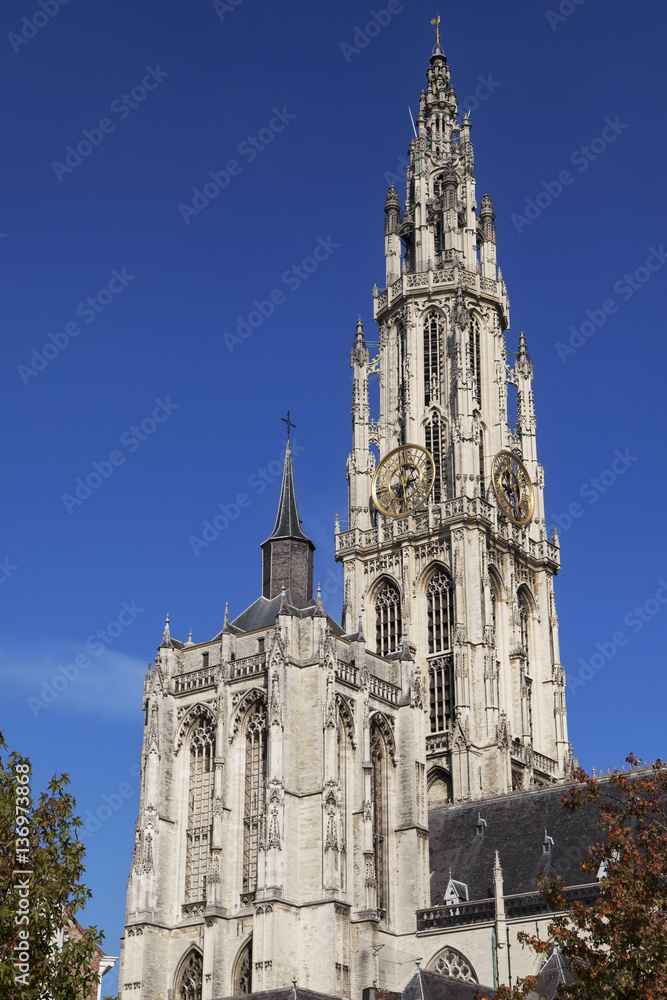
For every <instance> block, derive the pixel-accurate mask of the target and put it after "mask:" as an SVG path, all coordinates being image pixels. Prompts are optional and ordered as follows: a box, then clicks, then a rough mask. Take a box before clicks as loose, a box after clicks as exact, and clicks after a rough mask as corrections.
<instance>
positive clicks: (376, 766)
mask: <svg viewBox="0 0 667 1000" xmlns="http://www.w3.org/2000/svg"><path fill="white" fill-rule="evenodd" d="M387 756H388V755H387V744H386V742H385V739H384V736H383V735H382V732H381V730H380V727H379V726H378V724H377V723H373V724H372V725H371V764H372V766H373V769H372V771H371V802H372V805H373V859H374V863H375V882H376V885H377V908H378V910H384V911H385V913H386V909H387V877H388V860H387V828H388V825H389V817H388V811H387V810H388V795H387Z"/></svg>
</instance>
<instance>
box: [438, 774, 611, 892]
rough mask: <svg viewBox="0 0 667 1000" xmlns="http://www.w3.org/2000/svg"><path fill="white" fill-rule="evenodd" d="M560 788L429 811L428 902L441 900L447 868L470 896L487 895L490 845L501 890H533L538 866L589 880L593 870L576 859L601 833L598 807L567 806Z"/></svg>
mask: <svg viewBox="0 0 667 1000" xmlns="http://www.w3.org/2000/svg"><path fill="white" fill-rule="evenodd" d="M563 792H564V789H563V787H562V786H554V787H553V788H550V789H545V790H544V791H535V792H528V793H523V794H521V793H520V794H518V795H508V796H505V797H503V798H499V799H492V800H489V801H486V802H479V803H475V804H474V805H470V806H461V807H453V808H452V807H450V808H449V809H444V810H442V811H440V812H433V813H431V814H430V816H429V849H430V864H431V871H432V872H433V876H432V879H431V904H432V905H433V906H438V905H441V904H442V902H443V895H444V892H445V889H446V887H447V882H448V880H449V871H450V868H451V872H452V875H453V876H454V878H457V879H460V880H461V881H462V882H465V883H466V885H467V886H468V891H469V893H470V899H471V900H475V899H489V898H490V897H491V896H493V862H494V858H495V852H496V850H497V851H498V852H499V855H500V864H501V867H502V870H503V888H504V894H505V896H508V895H513V894H515V893H524V892H536V891H537V876H538V874H539V873H540V872H544V873H545V874H546V875H548V876H549V878H552V879H553V878H555V877H556V876H557V875H562V876H563V877H564V879H565V882H566V884H567V885H568V886H571V885H585V884H587V883H591V882H594V881H595V876H594V875H592V874H591V873H589V872H582V871H581V869H580V867H579V862H580V861H581V859H582V858H585V857H586V856H587V854H588V847H589V846H590V845H591V844H594V843H597V842H598V841H599V840H600V839H601V836H602V833H601V831H600V830H599V829H598V827H597V822H598V818H599V814H600V807H599V805H597V804H591V805H588V806H584V807H583V808H582V809H577V810H576V811H575V812H573V813H572V812H569V811H568V810H566V809H564V808H563V806H562V805H561V799H562V797H563ZM478 815H479V816H481V818H482V819H484V820H486V826H485V827H484V834H483V835H479V834H478V833H477V822H478V820H477V817H478ZM545 830H546V832H547V834H548V836H549V837H551V838H553V845H551V852H550V853H549V854H545V853H544V852H543V843H544V839H545Z"/></svg>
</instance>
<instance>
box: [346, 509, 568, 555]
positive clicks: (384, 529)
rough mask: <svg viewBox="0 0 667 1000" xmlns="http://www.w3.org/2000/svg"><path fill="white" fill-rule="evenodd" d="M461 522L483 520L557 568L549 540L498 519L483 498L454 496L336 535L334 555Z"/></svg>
mask: <svg viewBox="0 0 667 1000" xmlns="http://www.w3.org/2000/svg"><path fill="white" fill-rule="evenodd" d="M458 519H461V520H463V521H468V522H471V521H484V522H486V523H487V524H491V525H493V526H494V528H495V530H496V531H497V533H498V536H499V537H500V538H502V539H504V540H505V541H507V542H508V543H510V544H512V545H516V547H517V548H519V549H521V550H522V551H523V552H525V553H526V554H527V555H529V556H530V557H532V558H533V559H546V560H547V561H548V562H550V563H551V564H552V565H553V567H554V569H555V570H557V569H559V568H560V555H559V548H558V546H557V545H554V544H553V542H549V541H546V540H544V541H535V540H534V539H532V538H530V537H529V534H528V532H529V530H530V529H529V528H527V527H526V528H518V527H517V526H516V525H514V524H510V523H509V522H508V521H505V520H504V519H502V518H499V517H498V511H497V509H496V508H495V507H494V506H493V505H492V504H490V503H488V502H487V501H486V500H484V499H483V497H466V496H461V497H453V498H452V499H451V500H445V501H444V502H443V503H441V504H438V505H437V506H436V505H435V504H430V505H429V506H427V507H426V508H424V509H422V510H419V511H417V512H416V513H415V514H406V516H405V517H397V518H386V519H383V518H378V520H379V523H378V525H377V527H375V528H350V529H348V530H347V531H339V532H338V533H337V534H336V555H337V556H342V555H343V553H344V552H345V551H346V549H350V548H352V549H361V550H363V549H377V548H378V546H380V545H382V544H384V543H387V542H392V541H395V540H399V539H401V540H402V539H405V538H407V537H412V536H419V535H420V534H423V535H424V536H426V535H428V533H429V532H430V531H433V530H435V529H437V528H439V527H440V526H441V525H442V524H446V523H448V522H450V521H454V520H458Z"/></svg>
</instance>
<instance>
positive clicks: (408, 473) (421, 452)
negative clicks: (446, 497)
mask: <svg viewBox="0 0 667 1000" xmlns="http://www.w3.org/2000/svg"><path fill="white" fill-rule="evenodd" d="M434 475H435V465H434V464H433V458H432V457H431V454H430V453H429V452H428V451H427V450H426V448H422V447H421V446H420V445H418V444H404V445H401V447H400V448H394V450H393V451H390V452H389V454H388V455H386V456H385V457H384V458H383V459H382V461H381V462H380V464H379V465H378V467H377V469H376V471H375V475H374V476H373V502H374V503H375V506H376V507H377V509H378V510H379V511H380V513H381V514H385V515H386V516H387V517H401V516H402V515H403V514H410V513H412V511H415V510H418V509H419V508H420V507H423V506H424V504H425V503H426V501H427V500H428V498H429V496H430V494H431V490H432V489H433V478H434Z"/></svg>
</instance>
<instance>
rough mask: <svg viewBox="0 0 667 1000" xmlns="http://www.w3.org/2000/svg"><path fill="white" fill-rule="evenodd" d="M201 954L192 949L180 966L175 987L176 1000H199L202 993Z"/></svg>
mask: <svg viewBox="0 0 667 1000" xmlns="http://www.w3.org/2000/svg"><path fill="white" fill-rule="evenodd" d="M202 978H203V977H202V957H201V952H200V951H197V949H196V948H193V949H192V950H191V951H190V952H189V953H188V954H187V955H186V956H185V959H184V961H183V963H182V965H181V969H180V972H179V974H178V982H177V985H176V990H175V993H176V1000H201V993H202Z"/></svg>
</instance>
